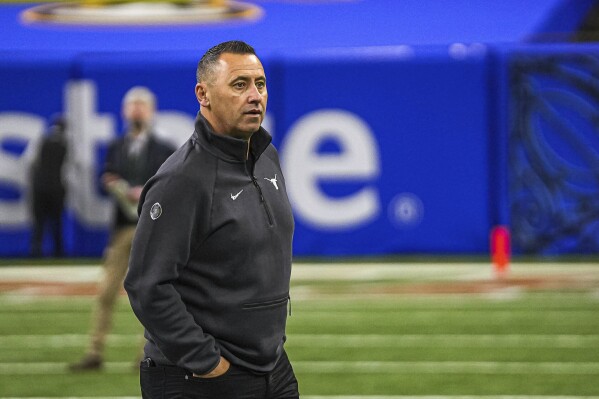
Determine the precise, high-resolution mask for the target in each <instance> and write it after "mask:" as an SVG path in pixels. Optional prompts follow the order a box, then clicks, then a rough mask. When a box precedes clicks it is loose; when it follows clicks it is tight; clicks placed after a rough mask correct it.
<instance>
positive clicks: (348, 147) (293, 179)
mask: <svg viewBox="0 0 599 399" xmlns="http://www.w3.org/2000/svg"><path fill="white" fill-rule="evenodd" d="M324 139H329V140H331V139H332V140H334V141H335V142H336V143H337V145H338V146H339V148H340V149H341V151H340V153H336V154H330V153H326V154H319V153H318V148H319V145H320V144H321V143H322V141H323V140H324ZM281 147H282V154H281V158H282V163H283V166H284V168H285V177H286V178H285V181H286V183H287V193H288V194H289V198H290V200H291V202H292V203H293V208H294V211H295V212H296V214H297V216H298V217H300V218H301V219H303V220H304V221H305V222H307V223H309V224H311V225H313V226H315V227H317V228H322V229H338V230H340V229H347V228H353V227H357V226H359V225H362V224H365V223H367V222H369V221H371V220H372V219H373V218H375V217H376V215H377V214H378V213H379V211H380V201H379V194H378V191H377V189H376V188H375V187H374V186H372V185H370V186H366V187H363V188H362V189H360V190H359V191H358V192H356V193H353V194H351V195H348V196H345V197H341V198H333V197H330V196H327V195H326V193H324V192H322V190H321V189H320V187H319V181H327V182H330V181H339V182H342V181H356V180H362V181H364V182H365V183H366V182H368V181H372V180H373V179H375V178H376V177H378V175H379V172H380V170H379V155H378V149H377V144H376V141H375V139H374V134H373V133H372V131H371V130H370V128H369V127H368V125H367V124H366V123H365V122H364V121H363V120H362V119H360V118H359V117H358V116H356V115H354V114H352V113H350V112H347V111H344V110H340V109H329V110H319V111H314V112H311V113H309V114H306V115H305V116H303V117H302V118H300V119H299V120H298V121H297V122H296V123H295V124H294V125H293V126H292V127H291V128H290V129H289V132H288V133H287V135H286V136H285V138H284V142H283V144H282V146H281Z"/></svg>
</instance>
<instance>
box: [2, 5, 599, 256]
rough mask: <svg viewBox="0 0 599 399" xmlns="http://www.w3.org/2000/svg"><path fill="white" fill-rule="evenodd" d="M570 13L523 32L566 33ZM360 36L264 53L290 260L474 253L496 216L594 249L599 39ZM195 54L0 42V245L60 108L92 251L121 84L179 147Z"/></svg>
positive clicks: (70, 171) (100, 242)
mask: <svg viewBox="0 0 599 399" xmlns="http://www.w3.org/2000/svg"><path fill="white" fill-rule="evenodd" d="M583 3H584V6H585V7H586V8H588V6H589V4H590V2H579V3H578V4H583ZM564 4H566V5H571V2H567V1H566V2H559V4H558V5H560V6H563V5H564ZM582 8H583V7H579V8H576V9H575V10H574V11H573V8H572V7H568V8H567V10H569V11H568V12H570V13H571V14H572V15H571V16H570V17H569V18H565V17H564V18H554V17H553V16H552V15H554V14H551V15H549V17H548V18H546V19H545V20H544V21H545V22H544V24H542V25H541V26H540V27H538V29H537V30H536V31H535V32H534V34H535V35H538V36H543V35H549V36H550V35H551V32H552V31H556V30H559V31H560V32H563V31H564V30H566V28H565V27H556V26H557V25H556V24H558V25H559V24H564V23H565V22H564V21H577V20H579V19H580V15H581V14H582V11H581V10H582ZM552 10H553V13H555V12H556V10H559V7H557V8H554V9H552ZM562 15H563V13H562ZM551 21H553V22H551ZM570 24H571V23H570ZM217 36H218V34H217ZM250 39H251V38H249V39H248V41H251V40H250ZM364 40H365V39H364ZM216 41H218V40H216ZM331 44H335V43H331ZM363 44H364V45H362V46H334V47H328V48H316V47H313V48H308V47H304V48H298V49H294V50H293V51H288V50H282V49H280V48H279V49H276V48H275V49H273V48H269V49H268V50H267V51H265V52H264V54H261V58H262V61H263V63H264V66H265V69H266V73H267V77H268V90H269V105H268V115H267V119H266V121H265V125H266V127H267V128H268V129H269V131H271V133H272V134H273V137H274V144H275V146H276V147H277V148H278V150H279V153H280V156H281V160H282V164H283V168H284V170H285V174H286V180H287V181H288V187H289V195H290V199H291V201H292V203H293V207H294V211H295V217H296V233H295V239H294V250H295V255H297V256H368V255H394V254H435V255H470V254H477V255H482V254H486V253H488V249H489V232H490V230H491V229H492V228H493V227H494V226H496V225H508V226H510V228H511V229H512V234H513V239H514V242H513V245H514V251H515V252H516V253H530V254H567V253H597V252H599V231H598V229H599V212H598V211H597V209H599V208H598V205H597V198H599V195H598V194H599V193H598V191H599V178H598V176H599V175H598V171H599V156H598V151H597V150H598V149H599V142H598V141H599V139H598V135H597V122H596V121H597V120H599V118H597V115H596V114H597V112H596V111H595V110H596V109H599V108H598V107H597V104H596V102H597V101H599V72H597V71H599V57H598V56H599V47H595V46H590V45H581V44H569V45H566V44H562V45H541V44H532V43H528V44H521V43H518V44H513V45H509V44H480V43H473V44H462V43H453V44H439V45H410V46H408V45H381V46H379V45H374V44H376V43H374V42H367V41H366V42H365V43H363ZM257 47H258V46H257ZM202 48H203V47H202ZM258 50H260V48H259V47H258ZM198 56H199V52H198V51H197V50H196V51H190V50H186V49H183V50H177V49H171V50H168V49H166V50H164V51H145V50H140V51H104V50H102V51H90V52H82V51H76V50H75V49H68V48H67V49H64V50H63V51H49V50H48V51H33V50H31V49H29V50H28V49H24V50H20V51H14V50H10V51H9V50H5V51H1V50H0V59H1V60H2V63H0V81H1V82H2V89H3V90H2V94H1V95H0V256H27V254H28V252H29V240H30V234H31V228H30V226H31V216H30V212H29V205H28V204H29V183H28V178H27V170H28V167H29V166H30V164H31V162H32V159H33V156H34V153H35V149H36V145H37V143H38V142H39V138H40V137H41V136H42V135H43V134H44V131H45V129H46V126H47V121H48V120H49V118H50V117H51V115H53V114H55V113H57V112H62V113H65V115H66V116H67V119H68V121H69V131H68V137H69V143H70V147H69V157H68V162H67V165H66V166H65V177H66V180H67V184H68V200H67V211H66V214H65V231H64V235H65V245H66V251H67V254H68V255H69V256H99V255H101V254H102V251H103V249H104V246H105V245H106V242H107V239H108V232H109V226H110V222H111V212H112V205H111V202H110V199H109V198H107V197H106V196H105V195H104V194H103V193H102V192H101V190H100V189H99V175H100V171H101V165H102V159H103V155H104V152H105V149H106V145H107V143H108V141H109V140H110V139H112V138H113V137H115V136H117V135H119V134H121V132H122V121H121V118H120V102H121V99H122V96H123V94H124V93H125V92H126V91H127V89H128V88H130V87H131V86H134V85H145V86H148V87H149V88H150V89H152V90H153V91H154V92H155V93H156V95H157V97H158V102H159V111H160V112H159V114H158V117H157V130H158V131H159V134H160V136H161V137H162V138H164V139H165V140H169V141H170V142H171V143H172V144H173V145H180V144H181V143H182V142H184V141H185V140H186V139H187V137H189V136H190V135H191V133H192V129H193V120H194V118H195V115H196V113H197V111H198V105H197V102H196V100H195V96H194V93H193V87H194V84H195V76H194V72H195V67H196V64H197V60H198ZM50 247H51V242H45V249H46V252H49V250H50Z"/></svg>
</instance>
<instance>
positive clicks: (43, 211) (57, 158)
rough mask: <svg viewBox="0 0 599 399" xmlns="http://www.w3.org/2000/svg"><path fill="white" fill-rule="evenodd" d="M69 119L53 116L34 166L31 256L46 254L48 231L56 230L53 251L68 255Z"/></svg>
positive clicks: (57, 254)
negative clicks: (64, 227) (65, 218)
mask: <svg viewBox="0 0 599 399" xmlns="http://www.w3.org/2000/svg"><path fill="white" fill-rule="evenodd" d="M65 131H66V122H65V120H64V118H63V117H62V115H56V116H54V117H53V118H52V121H51V124H50V127H49V129H48V132H47V134H46V135H44V137H43V138H42V141H41V144H40V145H39V148H38V151H37V154H36V157H35V160H34V162H33V165H32V169H31V188H32V190H31V192H32V214H33V221H34V223H33V234H32V238H31V256H33V257H41V256H43V241H44V233H45V231H48V230H49V231H51V232H52V238H53V241H54V250H53V255H54V256H55V257H62V256H63V255H64V250H63V245H62V213H63V210H64V199H65V194H66V189H65V184H64V181H63V175H62V169H63V165H64V161H65V158H66V155H67V142H66V137H65Z"/></svg>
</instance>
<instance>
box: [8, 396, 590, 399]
mask: <svg viewBox="0 0 599 399" xmlns="http://www.w3.org/2000/svg"><path fill="white" fill-rule="evenodd" d="M2 399H139V397H138V396H68V397H66V396H65V397H56V396H52V397H40V396H37V397H26V396H19V397H10V398H9V397H4V398H2ZM302 399H599V396H540V395H528V396H527V395H494V396H490V395H486V396H473V395H422V396H404V395H395V396H393V395H391V396H389V395H384V396H376V395H368V396H364V395H335V396H314V395H302Z"/></svg>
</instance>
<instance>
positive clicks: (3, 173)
mask: <svg viewBox="0 0 599 399" xmlns="http://www.w3.org/2000/svg"><path fill="white" fill-rule="evenodd" d="M45 126H46V121H45V120H44V119H43V118H42V117H40V116H38V115H34V114H28V113H22V112H3V113H0V184H2V185H6V186H12V187H15V188H16V189H18V190H19V191H20V192H21V194H22V195H21V196H20V198H19V199H18V201H4V200H2V199H0V225H2V226H11V227H27V226H28V224H29V203H28V202H27V201H28V199H27V195H26V194H27V191H28V188H29V180H28V172H29V168H30V166H31V165H30V164H31V162H32V157H33V154H31V149H32V143H34V142H35V141H36V140H37V139H39V137H40V136H41V135H42V134H43V133H44V129H45ZM11 138H15V139H19V140H23V141H25V142H27V149H26V150H25V153H24V154H22V155H20V156H19V155H15V154H12V153H10V152H7V151H4V150H3V149H2V143H3V142H4V141H5V140H6V139H11Z"/></svg>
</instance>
